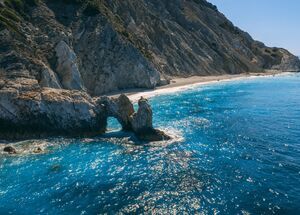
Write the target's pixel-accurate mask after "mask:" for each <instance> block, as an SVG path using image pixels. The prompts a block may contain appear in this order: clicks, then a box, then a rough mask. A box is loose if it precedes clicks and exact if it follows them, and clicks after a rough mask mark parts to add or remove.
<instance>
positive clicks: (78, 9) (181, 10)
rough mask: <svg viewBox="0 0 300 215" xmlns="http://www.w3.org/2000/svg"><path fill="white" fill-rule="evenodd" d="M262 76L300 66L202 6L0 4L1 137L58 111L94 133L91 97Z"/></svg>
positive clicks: (120, 0) (125, 1)
mask: <svg viewBox="0 0 300 215" xmlns="http://www.w3.org/2000/svg"><path fill="white" fill-rule="evenodd" d="M265 69H278V70H284V71H299V70H300V61H299V59H298V58H297V57H295V56H293V55H292V54H290V53H289V52H288V51H287V50H284V49H281V48H269V47H266V46H265V45H264V44H262V43H260V42H257V41H254V40H253V39H252V38H251V37H250V36H249V35H248V34H247V33H245V32H243V31H241V30H240V29H238V28H237V27H235V26H233V24H232V23H231V22H230V21H229V20H227V19H226V17H224V15H222V14H221V13H220V12H218V10H217V9H216V7H215V6H213V5H211V4H210V3H208V2H206V1H205V0H172V1H169V0H0V97H1V100H0V122H1V125H2V128H0V130H1V129H2V130H3V129H4V127H5V128H8V126H10V125H11V126H15V125H16V124H18V123H19V122H20V121H22V120H24V122H23V124H22V125H23V126H26V125H30V123H29V124H28V123H27V121H26V120H29V119H31V118H39V119H40V117H44V115H43V114H44V113H46V115H47V113H50V115H51V114H54V115H55V113H56V112H59V110H58V109H57V108H59V107H57V106H55V105H56V104H60V105H61V107H60V108H63V107H64V105H65V104H69V105H70V106H68V105H67V106H68V107H69V109H68V110H70V111H71V112H68V111H66V112H64V111H62V112H60V113H59V116H58V117H57V119H59V118H60V117H62V118H63V119H64V117H65V115H67V116H68V117H70V118H71V119H72V120H73V118H72V117H75V118H77V120H74V121H73V122H74V123H73V124H74V125H79V126H77V127H76V126H75V127H74V128H75V130H76V129H79V128H82V127H81V126H80V122H81V123H82V125H84V126H83V127H86V128H88V126H86V122H88V121H92V125H93V124H95V116H96V115H97V116H98V115H99V113H94V111H95V110H94V109H93V103H92V102H91V97H90V96H99V95H103V94H105V93H109V92H113V91H117V90H120V89H128V88H154V87H155V86H158V85H162V84H167V83H168V80H170V79H171V78H172V76H181V77H186V76H190V75H212V74H214V75H215V74H224V73H232V74H233V73H242V72H250V71H251V72H256V71H263V70H265ZM72 104H73V106H72ZM82 104H84V105H83V106H84V107H83V106H82ZM22 105H23V106H22ZM21 107H24V108H25V107H26V108H27V109H26V110H27V111H26V116H25V115H24V113H23V112H22V108H21ZM13 108H16V109H13ZM11 109H12V110H13V111H11ZM99 111H100V112H101V110H99ZM35 113H40V115H38V117H37V116H35V115H34V114H35ZM82 114H83V115H85V116H86V117H87V118H81V117H80V116H81V115H82ZM19 115H20V116H21V117H19V118H18V117H17V116H19ZM50 115H47V117H46V119H47V120H48V121H49V120H50V121H51V117H49V116H50ZM100 115H101V113H100ZM17 118H18V119H17ZM54 118H55V117H54ZM67 119H69V118H67ZM47 120H46V121H45V124H46V123H47ZM38 121H39V120H38ZM50 121H49V122H50ZM12 122H15V124H13V123H12ZM70 122H71V121H70ZM50 124H55V123H54V122H51V123H50ZM104 124H105V123H104ZM95 126H96V125H95ZM98 126H100V127H101V129H102V127H103V126H102V125H98ZM0 127H1V126H0ZM46 127H47V126H45V129H46ZM100 127H99V129H100ZM95 128H97V127H95ZM46 130H47V129H46ZM69 130H70V129H69Z"/></svg>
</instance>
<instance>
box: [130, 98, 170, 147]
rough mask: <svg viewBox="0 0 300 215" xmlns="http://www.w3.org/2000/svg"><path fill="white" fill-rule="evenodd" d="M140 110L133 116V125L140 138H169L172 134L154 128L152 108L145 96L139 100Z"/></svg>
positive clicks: (157, 139) (146, 139)
mask: <svg viewBox="0 0 300 215" xmlns="http://www.w3.org/2000/svg"><path fill="white" fill-rule="evenodd" d="M138 105H139V108H138V111H137V112H136V113H134V114H133V115H132V116H131V120H130V122H131V127H132V130H133V131H134V133H135V134H136V135H137V136H138V138H139V139H141V140H145V141H161V140H169V139H170V136H168V135H166V134H165V133H164V132H162V131H160V130H157V129H154V128H153V125H152V117H153V116H152V109H151V106H150V105H149V103H148V100H147V99H145V98H143V97H142V98H140V100H139V101H138Z"/></svg>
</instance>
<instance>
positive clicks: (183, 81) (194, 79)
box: [107, 70, 291, 102]
mask: <svg viewBox="0 0 300 215" xmlns="http://www.w3.org/2000/svg"><path fill="white" fill-rule="evenodd" d="M286 74H291V72H282V71H273V70H271V71H267V72H261V73H242V74H236V75H229V74H225V75H212V76H191V77H188V78H176V77H174V78H173V79H172V80H170V84H167V85H164V86H160V87H156V88H155V89H140V88H135V89H131V90H121V91H118V92H116V93H112V94H109V95H107V96H108V97H112V98H113V97H118V96H119V95H121V94H125V95H126V96H128V97H129V99H130V100H131V101H132V102H137V101H138V100H139V99H140V97H141V96H142V97H144V98H147V99H148V98H151V97H154V96H158V95H163V94H170V93H176V92H181V91H185V90H189V89H192V88H195V87H198V86H202V85H208V84H215V83H222V82H228V81H237V80H243V79H249V78H257V77H270V76H278V75H286Z"/></svg>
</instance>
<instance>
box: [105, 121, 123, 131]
mask: <svg viewBox="0 0 300 215" xmlns="http://www.w3.org/2000/svg"><path fill="white" fill-rule="evenodd" d="M121 130H122V125H121V124H120V122H119V121H118V119H117V118H115V117H108V118H107V126H106V131H107V132H113V131H121Z"/></svg>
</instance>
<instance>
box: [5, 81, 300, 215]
mask: <svg viewBox="0 0 300 215" xmlns="http://www.w3.org/2000/svg"><path fill="white" fill-rule="evenodd" d="M150 102H151V104H152V106H153V111H154V122H155V125H156V126H158V127H160V128H162V129H165V130H167V131H168V132H170V133H171V134H175V135H176V136H177V138H178V139H177V140H176V141H174V142H171V143H159V144H151V145H139V144H138V143H135V142H133V141H132V138H130V139H128V138H127V137H126V135H128V134H124V133H122V132H112V133H110V134H107V135H106V136H105V137H99V138H95V139H83V140H78V139H68V140H66V139H53V140H43V141H41V140H38V141H37V140H36V141H25V142H23V143H20V144H19V145H18V146H17V147H19V148H20V149H22V150H24V154H23V155H22V156H20V155H19V156H6V155H3V154H2V155H0V214H1V215H2V214H9V213H11V214H102V213H108V214H115V213H127V214H129V213H130V214H132V213H153V212H155V213H156V214H162V213H163V214H170V213H171V214H176V213H179V214H181V213H182V212H188V213H191V214H193V213H196V212H202V213H203V214H214V213H216V214H218V212H219V214H299V212H300V75H289V76H280V77H268V78H265V77H264V78H256V79H248V80H242V81H233V82H227V83H220V84H215V85H207V86H202V87H199V88H196V89H193V90H188V91H185V92H181V93H176V94H171V95H163V96H159V97H155V98H152V99H151V100H150ZM114 126H116V125H115V122H111V127H114ZM115 136H119V137H120V138H115ZM33 145H39V146H41V147H42V148H45V149H46V150H47V153H45V154H42V155H33V154H30V153H29V154H28V153H26V152H28V151H29V152H30V150H31V148H32V146H33ZM28 147H29V148H28Z"/></svg>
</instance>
